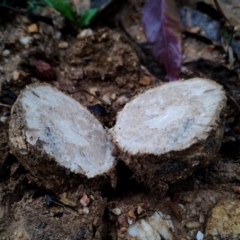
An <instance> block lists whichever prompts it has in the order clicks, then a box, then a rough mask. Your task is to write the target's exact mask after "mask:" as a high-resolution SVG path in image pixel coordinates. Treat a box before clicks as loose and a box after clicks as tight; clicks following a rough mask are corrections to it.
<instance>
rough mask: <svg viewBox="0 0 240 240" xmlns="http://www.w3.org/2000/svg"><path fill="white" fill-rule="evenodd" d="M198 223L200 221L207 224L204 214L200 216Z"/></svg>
mask: <svg viewBox="0 0 240 240" xmlns="http://www.w3.org/2000/svg"><path fill="white" fill-rule="evenodd" d="M198 221H199V222H200V223H204V222H205V218H204V216H203V214H200V216H199V220H198Z"/></svg>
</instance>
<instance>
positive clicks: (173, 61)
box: [142, 0, 182, 80]
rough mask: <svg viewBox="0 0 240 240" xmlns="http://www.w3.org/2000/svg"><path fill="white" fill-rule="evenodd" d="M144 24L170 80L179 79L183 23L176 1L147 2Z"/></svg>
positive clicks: (158, 0)
mask: <svg viewBox="0 0 240 240" xmlns="http://www.w3.org/2000/svg"><path fill="white" fill-rule="evenodd" d="M142 22H143V25H144V29H145V33H146V35H147V38H148V41H149V42H150V43H151V44H152V52H153V55H154V56H155V57H156V58H157V59H158V60H159V61H160V62H161V63H162V64H163V65H164V67H165V69H166V71H167V75H168V78H169V80H176V79H178V78H179V74H180V67H181V60H182V54H181V53H182V48H181V21H180V17H179V13H178V11H177V8H176V5H175V2H174V0H146V2H145V5H144V7H143V15H142Z"/></svg>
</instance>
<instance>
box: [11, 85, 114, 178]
mask: <svg viewBox="0 0 240 240" xmlns="http://www.w3.org/2000/svg"><path fill="white" fill-rule="evenodd" d="M10 143H11V149H12V151H13V152H14V153H15V154H16V155H17V157H18V158H19V160H20V161H21V160H22V162H23V165H24V166H25V167H26V168H27V169H29V168H30V165H32V164H33V159H31V158H29V159H26V156H28V155H29V153H30V152H31V154H33V155H34V150H36V155H44V157H46V156H47V158H49V159H54V161H55V163H56V165H60V166H62V167H64V168H65V169H67V170H68V172H73V173H75V174H82V175H84V176H86V177H87V178H93V177H95V176H97V175H100V174H103V173H106V172H108V171H109V170H110V169H111V168H112V167H113V165H114V157H113V156H112V152H113V145H112V144H111V142H110V141H109V139H108V136H107V133H106V131H105V130H104V128H103V127H102V125H101V124H100V123H99V121H98V120H97V119H96V118H95V117H94V116H93V115H91V113H89V111H88V110H86V109H85V108H84V107H83V106H82V105H80V104H79V103H78V102H77V101H75V100H74V99H73V98H71V97H69V96H68V95H65V94H64V93H62V92H60V91H58V90H57V89H55V88H53V87H51V86H50V85H46V84H37V85H30V86H29V87H27V88H26V89H25V90H24V91H23V92H22V93H21V95H20V96H19V98H18V100H17V102H16V103H15V104H14V106H13V108H12V118H11V122H10ZM33 157H34V156H33ZM36 158H38V159H39V158H41V157H40V156H37V157H36ZM28 163H29V165H28ZM29 170H31V169H29ZM40 172H41V171H40ZM33 174H34V172H33Z"/></svg>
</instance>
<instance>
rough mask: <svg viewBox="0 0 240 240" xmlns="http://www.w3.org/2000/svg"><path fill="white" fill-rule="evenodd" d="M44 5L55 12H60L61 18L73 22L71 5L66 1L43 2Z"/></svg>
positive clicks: (47, 0) (49, 0)
mask: <svg viewBox="0 0 240 240" xmlns="http://www.w3.org/2000/svg"><path fill="white" fill-rule="evenodd" d="M45 2H46V4H47V5H48V6H50V7H52V8H54V9H55V10H56V11H58V12H60V13H61V14H62V16H63V17H65V18H67V19H69V20H70V21H72V22H75V15H74V11H73V8H72V5H71V4H70V3H69V2H68V1H66V0H45Z"/></svg>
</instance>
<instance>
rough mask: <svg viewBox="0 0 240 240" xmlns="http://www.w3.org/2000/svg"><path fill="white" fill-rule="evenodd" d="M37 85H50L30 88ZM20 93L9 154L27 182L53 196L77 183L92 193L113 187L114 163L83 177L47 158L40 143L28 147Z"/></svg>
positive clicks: (11, 132)
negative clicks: (103, 170) (102, 170)
mask: <svg viewBox="0 0 240 240" xmlns="http://www.w3.org/2000/svg"><path fill="white" fill-rule="evenodd" d="M37 85H41V86H44V85H46V86H50V85H48V84H42V83H41V84H32V85H30V87H31V88H34V86H37ZM57 91H58V90H57ZM23 93H24V90H23V91H22V92H21V93H20V95H19V97H18V99H17V101H16V102H15V103H14V105H13V107H12V111H11V120H10V124H9V147H10V151H11V153H12V154H14V155H15V156H16V157H17V159H18V160H19V162H20V163H21V164H22V165H23V167H24V168H25V169H26V170H27V171H28V173H27V178H28V180H29V181H30V182H33V183H35V184H37V185H38V186H40V187H43V188H45V189H46V190H50V191H53V192H55V193H61V192H64V191H67V190H69V189H72V188H75V187H77V186H79V185H80V184H84V185H86V186H88V188H89V189H91V190H93V191H95V190H101V189H103V188H111V187H113V188H114V187H115V185H116V171H115V165H116V161H115V162H114V164H113V166H112V168H111V169H109V170H108V171H106V172H105V173H103V174H99V175H96V176H95V177H93V178H88V177H87V176H85V175H84V174H81V173H74V172H71V170H70V169H68V168H66V167H64V166H63V165H60V164H58V162H57V161H56V160H55V158H54V157H51V156H49V155H48V154H47V153H46V152H45V151H44V150H43V148H42V143H41V141H40V140H37V143H36V144H35V145H32V144H30V143H29V142H28V141H27V140H26V135H25V134H26V131H27V129H28V128H27V126H26V122H25V120H24V111H25V110H24V109H23V107H22V103H21V97H22V95H23Z"/></svg>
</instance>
